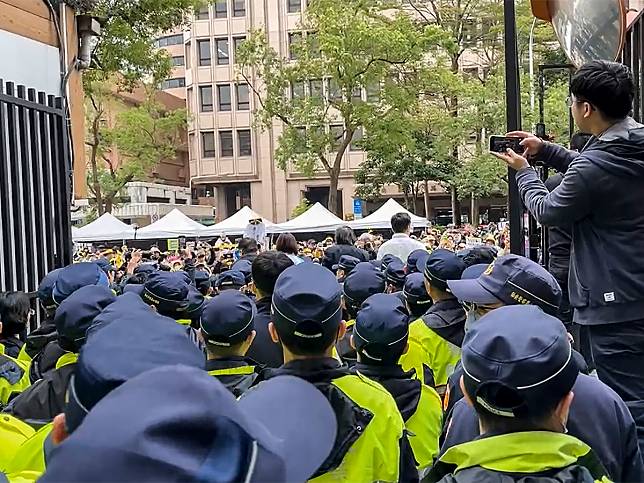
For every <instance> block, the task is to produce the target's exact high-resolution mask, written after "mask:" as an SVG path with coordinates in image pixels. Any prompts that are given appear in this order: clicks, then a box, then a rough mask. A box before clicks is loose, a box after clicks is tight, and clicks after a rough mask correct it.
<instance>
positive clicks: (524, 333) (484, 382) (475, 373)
mask: <svg viewBox="0 0 644 483" xmlns="http://www.w3.org/2000/svg"><path fill="white" fill-rule="evenodd" d="M461 362H462V365H463V371H464V376H463V382H464V385H465V389H466V391H467V393H468V394H469V396H470V397H471V399H472V401H474V404H475V406H476V407H477V409H478V410H480V409H481V408H482V409H483V410H485V411H486V412H488V413H491V414H493V415H495V416H502V417H507V418H514V417H518V418H527V417H539V416H544V415H545V414H543V411H544V410H545V411H548V410H550V409H553V408H554V407H555V406H556V404H557V403H558V402H559V401H560V400H561V399H562V398H563V397H564V396H565V395H566V394H568V392H570V390H571V389H572V387H573V385H574V383H575V380H576V379H577V375H578V374H579V367H578V366H577V364H576V362H575V359H574V357H573V351H572V347H571V345H570V340H569V339H568V333H567V332H566V329H565V327H564V325H563V324H562V323H561V321H560V320H559V319H557V318H555V317H552V316H550V315H548V314H546V313H544V312H543V311H542V310H540V309H539V308H537V307H534V306H521V305H518V306H517V305H515V306H506V307H501V308H498V309H496V310H493V311H491V312H489V313H488V314H486V315H485V316H484V317H482V318H481V321H480V323H477V324H474V325H473V326H472V328H471V329H470V330H469V331H468V332H467V334H466V335H465V340H464V341H463V352H462V356H461Z"/></svg>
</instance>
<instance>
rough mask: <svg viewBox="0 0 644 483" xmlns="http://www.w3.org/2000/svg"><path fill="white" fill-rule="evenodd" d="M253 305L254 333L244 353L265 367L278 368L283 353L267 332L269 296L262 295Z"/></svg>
mask: <svg viewBox="0 0 644 483" xmlns="http://www.w3.org/2000/svg"><path fill="white" fill-rule="evenodd" d="M255 305H256V306H257V314H256V315H255V320H254V324H253V325H254V326H255V332H256V335H255V340H254V341H253V343H252V344H251V346H250V349H249V350H248V354H246V355H247V356H248V357H250V358H251V359H253V360H255V361H257V362H258V363H259V364H262V365H264V366H266V367H273V368H278V367H280V366H281V365H282V364H284V354H283V353H282V346H281V345H280V344H276V343H275V342H273V339H271V335H270V334H269V333H268V323H269V322H270V321H271V298H270V297H264V298H263V299H260V300H258V301H257V302H256V304H255Z"/></svg>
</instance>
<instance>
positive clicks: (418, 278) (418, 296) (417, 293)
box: [403, 273, 434, 317]
mask: <svg viewBox="0 0 644 483" xmlns="http://www.w3.org/2000/svg"><path fill="white" fill-rule="evenodd" d="M403 296H404V297H405V300H406V301H407V303H408V304H409V307H410V308H411V312H412V315H414V316H418V317H420V316H421V315H423V314H425V312H427V309H429V308H430V307H431V306H432V304H433V303H434V302H433V300H432V298H431V297H430V296H429V294H428V293H427V288H426V287H425V276H424V275H423V274H422V273H411V274H409V275H407V278H406V279H405V286H404V287H403Z"/></svg>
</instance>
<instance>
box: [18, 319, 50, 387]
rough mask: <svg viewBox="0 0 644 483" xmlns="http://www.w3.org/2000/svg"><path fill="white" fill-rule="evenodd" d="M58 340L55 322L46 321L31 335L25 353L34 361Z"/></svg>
mask: <svg viewBox="0 0 644 483" xmlns="http://www.w3.org/2000/svg"><path fill="white" fill-rule="evenodd" d="M57 339H58V333H57V332H56V325H55V324H54V322H53V320H46V321H45V322H44V323H43V324H42V325H41V326H40V327H38V328H37V329H36V330H34V331H32V332H30V333H29V335H28V336H27V341H26V342H25V344H26V347H25V351H26V352H27V354H29V357H31V358H32V359H33V358H34V357H36V356H37V355H38V353H39V352H40V351H42V350H43V349H44V348H45V346H46V345H47V344H49V343H50V342H53V341H55V340H57ZM32 382H33V381H32Z"/></svg>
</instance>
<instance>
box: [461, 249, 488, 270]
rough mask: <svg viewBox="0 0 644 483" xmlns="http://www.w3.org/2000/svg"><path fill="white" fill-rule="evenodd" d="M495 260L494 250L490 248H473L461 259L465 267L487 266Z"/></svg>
mask: <svg viewBox="0 0 644 483" xmlns="http://www.w3.org/2000/svg"><path fill="white" fill-rule="evenodd" d="M495 259H496V250H495V249H494V248H492V247H474V248H472V249H471V250H469V251H468V252H467V253H466V254H465V256H464V257H463V263H465V266H467V267H471V266H472V265H480V264H483V263H485V264H487V265H489V264H490V263H492V262H493V261H494V260H495Z"/></svg>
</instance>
